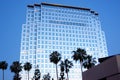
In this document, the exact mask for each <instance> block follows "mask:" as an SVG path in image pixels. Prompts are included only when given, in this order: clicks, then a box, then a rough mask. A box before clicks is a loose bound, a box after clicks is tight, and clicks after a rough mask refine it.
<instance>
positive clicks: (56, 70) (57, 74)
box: [56, 64, 58, 80]
mask: <svg viewBox="0 0 120 80" xmlns="http://www.w3.org/2000/svg"><path fill="white" fill-rule="evenodd" d="M56 76H57V80H58V70H57V64H56Z"/></svg>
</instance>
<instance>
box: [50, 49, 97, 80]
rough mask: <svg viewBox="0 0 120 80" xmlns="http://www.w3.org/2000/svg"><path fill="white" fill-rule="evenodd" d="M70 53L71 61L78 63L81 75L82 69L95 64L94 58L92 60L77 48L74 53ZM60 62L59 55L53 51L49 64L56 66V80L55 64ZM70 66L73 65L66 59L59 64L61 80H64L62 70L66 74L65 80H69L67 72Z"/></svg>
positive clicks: (82, 50)
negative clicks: (71, 54)
mask: <svg viewBox="0 0 120 80" xmlns="http://www.w3.org/2000/svg"><path fill="white" fill-rule="evenodd" d="M72 52H73V53H74V54H73V56H72V58H73V60H75V61H76V62H77V61H79V62H80V66H81V73H82V72H83V69H82V68H83V67H84V68H87V69H89V68H91V67H93V66H95V63H96V61H95V58H92V56H91V55H88V54H87V53H86V51H85V50H84V49H81V48H77V50H76V51H72ZM60 60H61V54H60V53H58V52H57V51H54V52H53V53H51V54H50V62H52V63H54V64H55V65H56V76H57V80H58V70H57V64H58V62H59V61H60ZM72 66H73V63H72V62H71V61H69V60H68V59H65V61H61V64H60V68H61V69H60V70H61V73H60V76H61V78H60V79H61V80H63V79H64V70H65V73H66V74H67V80H69V77H68V72H69V69H70V68H72Z"/></svg>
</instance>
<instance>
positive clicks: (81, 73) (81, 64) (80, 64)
mask: <svg viewBox="0 0 120 80" xmlns="http://www.w3.org/2000/svg"><path fill="white" fill-rule="evenodd" d="M80 68H81V79H82V80H83V78H82V77H83V75H82V72H83V70H82V62H80Z"/></svg>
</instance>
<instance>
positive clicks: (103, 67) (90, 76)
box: [83, 55, 120, 80]
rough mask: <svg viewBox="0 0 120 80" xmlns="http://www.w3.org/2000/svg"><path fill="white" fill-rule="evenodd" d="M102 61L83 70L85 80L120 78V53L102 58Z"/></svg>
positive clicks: (113, 79) (115, 79)
mask: <svg viewBox="0 0 120 80" xmlns="http://www.w3.org/2000/svg"><path fill="white" fill-rule="evenodd" d="M100 62H101V63H100V64H99V65H97V66H95V67H93V68H91V69H89V70H87V71H85V72H83V80H120V55H115V56H110V57H106V58H101V59H100Z"/></svg>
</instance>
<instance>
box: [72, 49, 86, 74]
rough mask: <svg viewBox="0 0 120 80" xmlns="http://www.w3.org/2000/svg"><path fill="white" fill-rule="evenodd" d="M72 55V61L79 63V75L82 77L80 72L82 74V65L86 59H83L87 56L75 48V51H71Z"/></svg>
mask: <svg viewBox="0 0 120 80" xmlns="http://www.w3.org/2000/svg"><path fill="white" fill-rule="evenodd" d="M73 53H74V54H73V56H72V58H73V60H75V61H79V62H80V66H81V75H82V72H83V70H82V63H83V61H84V60H85V59H86V58H85V57H86V56H87V54H86V51H85V50H84V49H81V48H77V50H76V51H73Z"/></svg>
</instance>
